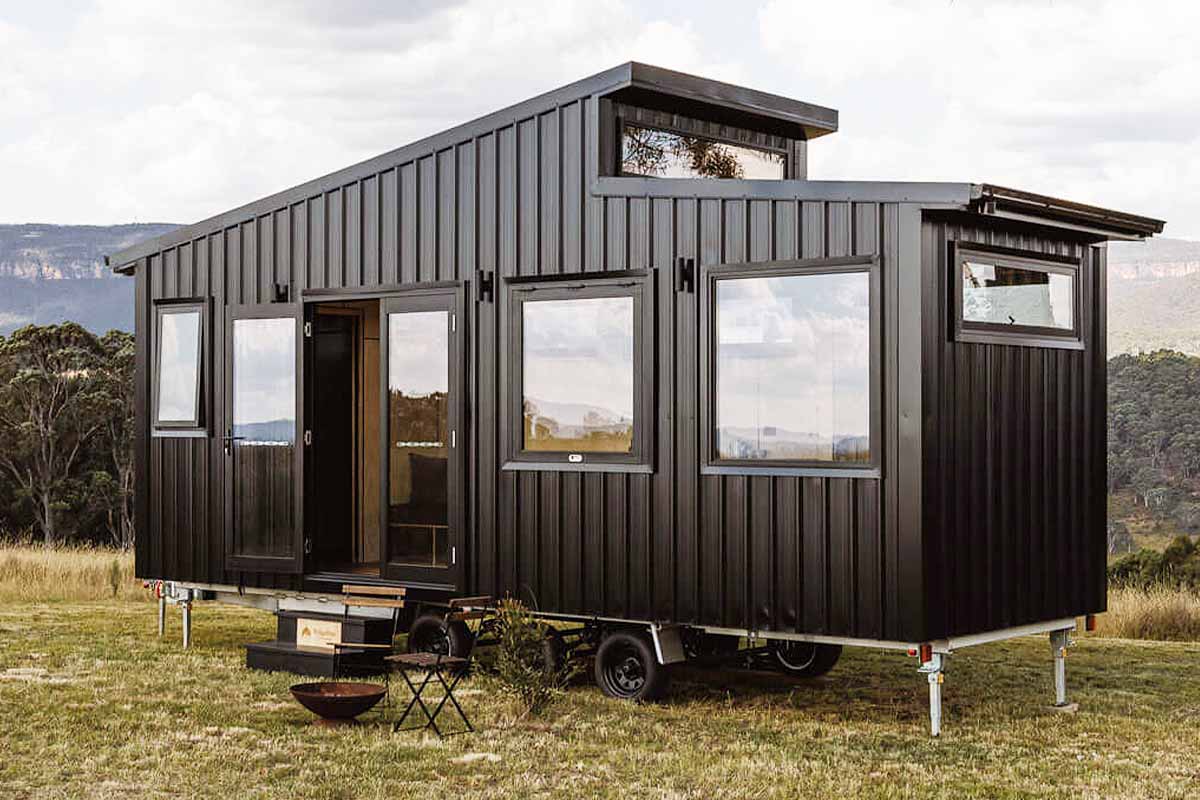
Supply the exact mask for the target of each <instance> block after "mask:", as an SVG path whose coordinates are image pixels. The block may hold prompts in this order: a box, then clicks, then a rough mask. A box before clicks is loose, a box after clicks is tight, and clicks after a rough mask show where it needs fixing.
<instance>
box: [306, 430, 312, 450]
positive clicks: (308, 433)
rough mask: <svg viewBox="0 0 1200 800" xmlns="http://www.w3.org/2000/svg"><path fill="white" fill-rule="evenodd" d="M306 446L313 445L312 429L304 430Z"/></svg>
mask: <svg viewBox="0 0 1200 800" xmlns="http://www.w3.org/2000/svg"><path fill="white" fill-rule="evenodd" d="M304 446H305V447H311V446H312V431H305V432H304Z"/></svg>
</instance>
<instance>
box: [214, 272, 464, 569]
mask: <svg viewBox="0 0 1200 800" xmlns="http://www.w3.org/2000/svg"><path fill="white" fill-rule="evenodd" d="M461 303H462V295H461V292H460V291H458V290H454V289H450V290H436V291H435V290H415V291H412V292H410V293H406V294H405V295H403V296H393V297H387V298H384V299H382V300H380V301H379V314H380V329H379V332H380V336H379V339H380V342H379V345H380V347H379V351H380V358H379V369H380V372H379V375H380V378H381V380H380V381H379V384H380V396H379V403H380V410H381V415H380V423H381V424H380V425H379V429H380V430H379V436H378V441H377V446H378V448H379V449H378V453H379V466H380V469H379V476H380V480H379V487H378V491H379V499H380V503H379V508H380V531H381V537H380V574H381V576H382V577H384V578H389V579H392V580H397V581H405V582H410V583H417V584H427V585H430V586H439V587H451V588H456V587H459V586H461V585H462V581H461V575H462V562H463V558H462V539H461V535H462V530H463V528H464V525H465V520H466V516H465V512H464V508H465V502H464V501H463V498H462V492H463V479H462V463H463V462H462V459H461V451H462V447H463V442H462V434H461V430H462V421H461V418H462V413H461V410H460V405H461V398H462V396H463V395H462V378H463V367H462V361H463V350H462V341H463V338H464V337H463V335H462V333H461V331H460V330H459V328H460V325H459V320H460V319H461V317H462V313H461ZM304 312H305V309H304V308H303V307H302V306H301V305H300V304H288V303H274V304H265V305H254V306H233V307H230V309H229V310H228V314H227V319H226V325H225V331H224V336H225V367H226V368H225V371H224V381H225V386H224V392H223V394H222V397H223V400H224V406H225V409H224V414H223V417H224V419H226V420H227V421H228V424H227V426H226V429H225V430H224V431H223V432H222V433H223V434H224V437H223V445H224V452H225V481H224V482H225V523H226V524H225V530H226V542H225V554H226V558H225V566H226V568H227V569H229V570H234V571H253V572H291V573H301V572H304V571H306V569H311V568H312V566H313V565H311V564H309V565H306V564H305V554H306V550H307V547H306V539H305V526H304V513H305V506H306V505H307V506H308V507H309V510H310V511H311V512H312V513H315V511H314V509H316V508H317V505H315V504H320V503H321V502H322V497H321V492H322V487H321V486H319V485H310V486H309V489H308V491H307V492H306V491H304V488H303V487H304V486H305V481H304V461H305V458H306V456H308V455H310V454H308V453H306V451H307V450H310V449H311V448H308V447H306V444H305V443H306V442H307V441H311V439H310V436H309V432H307V431H306V430H305V414H304V403H303V402H302V399H301V398H302V397H303V396H304V393H303V392H302V391H301V390H302V388H303V387H304V386H305V382H304V381H305V376H304V364H305V355H306V353H305V350H306V349H307V348H306V346H307V345H308V344H309V343H310V342H311V341H312V340H311V339H310V338H308V337H306V336H305V319H304ZM309 388H310V396H311V393H316V392H320V391H321V387H320V386H311V387H309ZM313 424H316V425H320V424H321V421H320V419H316V418H314V420H313ZM317 433H318V434H319V433H320V432H319V431H318V432H317ZM366 446H367V447H368V448H370V447H373V446H376V443H374V442H372V443H368V444H367V445H366ZM367 452H370V451H369V450H368V451H367ZM310 483H313V484H315V482H310ZM361 491H370V492H374V491H376V489H375V488H374V487H373V486H372V487H371V488H369V489H367V488H363V489H361ZM347 535H349V532H348V533H347Z"/></svg>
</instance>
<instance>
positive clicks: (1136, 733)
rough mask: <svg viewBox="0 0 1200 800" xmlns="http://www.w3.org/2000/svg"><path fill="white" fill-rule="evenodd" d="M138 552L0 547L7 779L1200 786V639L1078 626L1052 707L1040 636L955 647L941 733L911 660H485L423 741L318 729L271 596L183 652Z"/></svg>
mask: <svg viewBox="0 0 1200 800" xmlns="http://www.w3.org/2000/svg"><path fill="white" fill-rule="evenodd" d="M114 563H115V565H116V566H114ZM130 569H131V564H130V560H129V557H128V555H119V554H113V553H108V552H104V551H78V550H76V551H67V552H56V551H49V552H47V551H44V550H41V549H37V548H34V549H22V548H0V798H4V799H5V800H7V798H26V797H36V798H43V797H48V798H59V797H61V798H76V797H88V798H93V797H94V798H128V797H131V796H138V797H172V798H176V797H211V798H223V799H225V798H243V797H249V798H375V797H378V798H408V797H415V798H421V797H430V798H433V797H437V798H451V799H452V800H459V798H474V797H563V798H568V797H570V798H575V797H611V798H624V797H635V796H637V797H651V798H660V797H661V798H716V797H754V798H776V797H778V798H784V797H788V798H790V797H843V796H844V797H878V798H907V797H987V798H1016V797H1064V798H1065V797H1085V798H1108V797H1122V798H1123V797H1148V798H1184V797H1196V796H1200V763H1198V762H1197V760H1196V755H1195V754H1196V753H1197V752H1198V751H1200V670H1197V669H1196V665H1197V664H1198V663H1200V644H1195V643H1186V642H1181V643H1150V642H1143V641H1133V640H1124V639H1118V638H1099V637H1098V636H1095V635H1088V636H1085V637H1082V638H1081V641H1080V643H1079V645H1078V647H1077V648H1076V649H1075V650H1073V651H1072V654H1071V657H1070V658H1069V659H1068V681H1069V684H1070V691H1071V699H1072V700H1075V701H1077V702H1078V703H1079V706H1080V707H1079V710H1078V712H1077V713H1074V714H1063V713H1060V712H1056V711H1054V710H1052V709H1050V708H1049V707H1048V706H1049V701H1050V699H1051V697H1052V693H1053V692H1052V685H1051V658H1050V652H1049V647H1048V644H1047V641H1046V639H1045V637H1035V638H1029V639H1022V640H1016V641H1012V642H1007V643H1003V644H996V645H988V646H984V647H979V648H972V649H969V650H965V651H962V652H961V653H959V654H956V655H955V656H954V657H953V658H952V659H951V663H950V669H949V672H948V675H947V679H946V684H945V692H946V705H945V714H946V719H945V727H944V733H943V736H942V738H941V739H939V740H931V739H930V738H929V736H928V733H927V730H928V729H927V716H926V715H927V705H926V685H925V683H924V680H923V678H921V677H920V676H918V675H917V673H916V671H915V667H916V665H915V662H914V659H911V658H907V657H905V656H904V655H902V654H884V653H879V652H873V651H866V650H847V651H846V654H845V655H844V656H843V658H842V661H841V663H839V665H838V666H837V668H836V669H835V670H834V671H833V672H832V673H831V674H830V675H829V676H828V677H826V678H824V679H821V680H818V681H810V682H801V681H792V680H789V679H786V678H784V677H781V676H779V675H775V674H770V673H761V674H760V673H720V672H712V671H709V672H701V671H696V670H689V671H681V672H679V673H678V674H677V675H676V676H675V682H674V685H673V689H672V691H671V693H670V695H669V697H668V699H667V701H666V702H664V703H662V704H658V705H652V706H640V707H639V706H631V705H628V704H625V703H621V702H617V701H611V700H608V699H606V698H604V697H603V696H602V695H601V694H600V692H599V691H598V690H597V689H595V688H594V687H592V686H591V685H590V684H588V683H587V682H586V681H583V682H580V683H579V684H578V685H576V686H573V687H571V688H570V689H569V690H568V691H567V692H566V693H565V695H564V696H563V698H562V699H561V700H560V701H558V702H557V703H556V704H555V705H554V706H552V707H551V709H550V710H549V711H548V712H547V713H546V714H544V715H543V716H542V717H541V718H536V719H519V718H518V714H517V709H516V708H515V707H514V706H513V705H512V704H511V703H510V702H509V701H507V700H505V699H504V698H503V697H502V696H501V695H499V694H498V693H497V692H496V691H495V687H494V685H493V684H492V683H491V681H490V679H489V678H487V677H486V676H479V677H476V678H473V679H472V680H471V681H470V682H469V683H467V684H466V687H465V688H466V690H465V692H464V697H463V700H464V702H465V704H466V706H467V708H468V710H469V711H470V713H471V714H472V716H473V717H474V719H475V721H476V723H477V724H478V726H479V728H480V731H479V732H478V733H476V734H473V735H466V736H459V737H454V738H451V739H448V740H445V741H438V740H437V739H436V738H433V737H430V736H422V735H419V734H415V733H400V734H395V735H393V734H392V733H390V729H389V727H388V726H387V725H385V724H384V721H383V720H381V719H380V718H378V717H377V716H372V717H370V718H368V721H367V723H366V724H364V725H362V726H359V727H358V728H355V729H341V730H328V729H319V728H314V727H313V726H311V725H310V721H311V717H310V715H309V714H308V712H307V711H304V710H303V709H302V708H300V707H299V706H298V705H296V704H295V703H294V702H292V700H291V698H290V696H289V695H288V692H287V687H288V685H289V684H291V683H293V682H296V681H297V680H298V679H297V678H295V677H294V676H289V675H284V674H265V673H261V672H251V671H248V670H246V669H245V668H244V666H243V659H244V652H243V650H242V648H241V645H242V644H243V643H245V642H248V641H255V640H262V639H268V638H271V635H272V632H273V618H272V617H271V616H270V615H269V614H267V613H265V612H261V611H250V610H247V609H242V608H234V607H230V606H223V605H216V604H200V605H198V606H197V608H196V614H195V626H194V637H193V647H192V649H190V650H187V651H184V650H182V649H181V647H180V645H179V617H178V611H176V610H174V609H172V610H171V617H170V624H169V632H168V636H167V638H165V639H163V640H159V639H157V638H156V637H155V635H154V630H155V614H156V607H155V605H154V604H153V603H149V602H145V600H146V598H147V597H148V595H147V593H145V592H144V591H143V590H141V589H140V588H138V587H137V586H136V584H135V582H134V581H133V580H132V578H131V576H130V572H129V570H130ZM114 581H116V582H117V583H116V584H114ZM114 585H115V589H114ZM38 597H50V598H57V599H54V600H39V599H35V598H38ZM1110 605H1112V606H1113V607H1114V613H1112V614H1110V615H1105V616H1104V617H1101V631H1100V633H1102V634H1105V635H1107V636H1114V635H1119V634H1121V633H1122V632H1123V631H1128V630H1143V629H1149V631H1150V632H1151V633H1167V632H1170V631H1175V632H1177V633H1178V634H1179V635H1183V636H1186V635H1188V631H1194V630H1200V628H1196V627H1190V626H1193V625H1194V617H1196V616H1200V604H1198V603H1197V602H1196V600H1195V599H1194V598H1192V597H1190V596H1184V595H1180V594H1179V593H1170V592H1163V593H1160V594H1158V595H1146V594H1142V593H1133V592H1123V593H1118V594H1114V595H1113V597H1112V599H1111V603H1110ZM1147 620H1149V621H1147ZM1172 626H1173V627H1172Z"/></svg>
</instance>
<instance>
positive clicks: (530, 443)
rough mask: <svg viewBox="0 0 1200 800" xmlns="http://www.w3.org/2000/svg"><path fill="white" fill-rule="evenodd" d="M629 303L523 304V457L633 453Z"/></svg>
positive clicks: (593, 300)
mask: <svg viewBox="0 0 1200 800" xmlns="http://www.w3.org/2000/svg"><path fill="white" fill-rule="evenodd" d="M633 306H634V303H633V298H632V297H595V298H579V299H573V300H528V301H526V302H524V303H523V304H522V316H523V323H522V324H523V328H522V342H523V347H524V353H523V359H524V360H523V362H522V365H523V366H522V373H523V378H524V387H523V389H524V392H523V395H522V396H523V417H524V428H525V429H524V446H525V449H526V450H540V451H558V452H591V453H630V452H632V450H633V425H634V417H633Z"/></svg>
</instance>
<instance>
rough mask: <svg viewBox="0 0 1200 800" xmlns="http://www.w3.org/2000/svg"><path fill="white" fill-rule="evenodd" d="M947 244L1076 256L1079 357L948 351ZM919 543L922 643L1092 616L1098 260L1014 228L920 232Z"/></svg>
mask: <svg viewBox="0 0 1200 800" xmlns="http://www.w3.org/2000/svg"><path fill="white" fill-rule="evenodd" d="M948 242H973V243H978V244H988V245H999V246H1003V247H1011V248H1017V249H1020V250H1027V251H1032V252H1035V253H1048V254H1057V255H1065V256H1071V257H1082V258H1083V268H1082V273H1081V280H1080V291H1081V303H1080V307H1081V314H1080V330H1081V332H1082V336H1083V341H1084V344H1085V349H1084V350H1064V349H1048V348H1042V347H1017V346H1004V345H993V344H969V343H959V342H955V341H954V340H953V338H952V336H950V335H949V333H948V332H949V330H950V325H951V322H952V321H951V319H950V318H949V314H950V313H951V312H950V310H949V306H948V301H949V298H950V292H951V287H949V286H947V282H948V281H949V280H950V277H951V270H950V268H949V265H948V262H947V259H948V252H947V251H948V247H947V243H948ZM921 249H922V254H923V255H922V258H923V267H922V271H923V274H924V282H925V292H926V298H927V304H926V311H927V319H926V329H925V330H926V334H925V345H924V351H925V359H924V361H925V373H924V399H925V412H924V425H925V435H924V441H925V455H924V481H925V484H924V485H925V514H924V529H925V546H926V555H925V557H926V576H927V592H928V603H927V608H928V627H929V630H930V632H931V634H932V635H938V634H939V633H949V634H958V633H967V632H974V631H985V630H993V629H997V628H1005V627H1009V626H1013V625H1020V624H1024V623H1029V622H1035V621H1040V620H1046V619H1054V618H1058V617H1065V616H1071V615H1078V614H1086V613H1092V612H1096V611H1102V610H1103V609H1104V607H1105V591H1106V582H1105V558H1106V551H1107V548H1106V541H1107V540H1106V534H1105V523H1106V505H1105V504H1106V497H1105V495H1106V478H1105V476H1106V462H1105V457H1106V456H1105V450H1106V447H1105V438H1106V429H1105V418H1106V416H1105V413H1106V411H1105V409H1106V405H1105V404H1106V402H1107V401H1106V393H1105V392H1106V390H1105V380H1106V364H1105V358H1106V352H1105V336H1104V330H1105V324H1104V318H1103V309H1104V303H1105V299H1104V298H1105V294H1104V287H1105V260H1104V255H1105V251H1104V249H1103V248H1102V247H1094V246H1091V245H1088V244H1086V243H1084V242H1082V241H1080V240H1072V239H1064V238H1057V237H1056V236H1054V235H1048V234H1047V233H1046V232H1045V231H1044V230H1041V231H1039V229H1036V228H1032V227H1030V226H1015V225H1013V224H1012V223H1008V224H1004V223H996V224H990V225H988V224H981V223H980V222H979V221H978V218H976V220H973V221H971V220H964V219H963V218H955V217H943V218H940V219H939V218H938V217H937V216H936V215H934V216H933V217H932V218H929V219H927V220H926V221H925V223H924V224H923V227H922V248H921Z"/></svg>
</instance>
